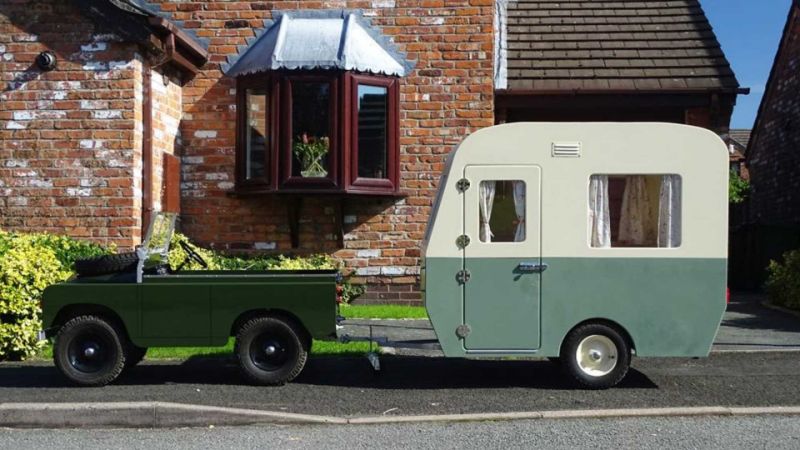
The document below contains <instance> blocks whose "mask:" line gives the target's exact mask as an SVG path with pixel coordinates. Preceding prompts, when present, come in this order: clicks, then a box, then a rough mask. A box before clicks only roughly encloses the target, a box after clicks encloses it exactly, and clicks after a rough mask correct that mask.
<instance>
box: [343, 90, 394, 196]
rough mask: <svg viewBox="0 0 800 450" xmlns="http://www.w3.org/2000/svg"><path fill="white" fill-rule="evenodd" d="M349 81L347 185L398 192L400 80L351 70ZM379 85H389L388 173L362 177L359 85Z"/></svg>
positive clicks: (387, 122) (372, 190)
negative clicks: (360, 170) (359, 170)
mask: <svg viewBox="0 0 800 450" xmlns="http://www.w3.org/2000/svg"><path fill="white" fill-rule="evenodd" d="M347 78H348V80H347V84H348V85H349V90H348V91H349V92H348V95H349V101H348V102H347V104H348V107H349V108H348V109H349V114H347V117H348V118H349V123H348V126H347V130H348V131H349V138H350V143H349V146H348V147H349V149H350V151H349V152H347V153H346V154H345V164H346V165H347V167H348V169H349V171H348V172H349V173H348V177H347V180H348V186H349V188H350V190H351V191H354V192H355V191H365V192H375V191H380V192H396V191H397V190H398V184H397V183H398V181H399V178H400V170H399V166H400V137H399V136H398V134H399V132H400V124H399V117H400V102H399V98H398V97H399V93H400V89H399V82H398V80H397V79H396V78H390V77H377V76H372V75H355V74H348V76H347ZM359 85H365V86H377V87H384V88H386V93H387V98H388V102H387V105H386V113H387V117H386V127H387V130H386V177H385V178H362V177H359V176H358V151H359V148H358V86H359Z"/></svg>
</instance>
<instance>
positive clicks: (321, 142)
mask: <svg viewBox="0 0 800 450" xmlns="http://www.w3.org/2000/svg"><path fill="white" fill-rule="evenodd" d="M330 94H331V93H330V84H328V83H327V82H317V81H293V82H292V176H295V177H305V178H324V177H327V176H328V173H329V171H330V136H329V135H328V134H329V132H330V119H331V118H330V101H331V98H330V97H331V95H330Z"/></svg>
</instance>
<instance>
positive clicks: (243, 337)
mask: <svg viewBox="0 0 800 450" xmlns="http://www.w3.org/2000/svg"><path fill="white" fill-rule="evenodd" d="M300 336H302V333H301V332H300V330H299V329H298V327H297V326H296V325H295V324H294V323H292V322H289V321H287V320H284V319H281V318H277V317H257V318H255V319H251V320H249V321H248V322H247V323H245V324H244V325H242V327H241V328H240V329H239V333H238V334H237V335H236V348H235V349H234V352H235V354H236V357H237V359H238V360H239V365H240V366H241V368H242V371H244V374H245V376H247V378H248V379H250V380H251V381H252V382H254V383H257V384H265V385H281V384H284V383H286V382H288V381H292V380H293V379H294V378H295V377H296V376H297V375H298V374H299V373H300V371H302V370H303V366H305V364H306V359H308V351H307V350H306V348H307V346H306V345H305V343H304V342H303V340H302V339H301V337H300Z"/></svg>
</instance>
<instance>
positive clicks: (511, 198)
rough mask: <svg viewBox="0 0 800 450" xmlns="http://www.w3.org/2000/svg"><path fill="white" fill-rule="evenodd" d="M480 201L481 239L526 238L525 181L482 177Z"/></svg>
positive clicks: (507, 239)
mask: <svg viewBox="0 0 800 450" xmlns="http://www.w3.org/2000/svg"><path fill="white" fill-rule="evenodd" d="M478 201H479V202H480V205H479V206H480V208H479V211H478V214H479V217H478V220H479V221H480V239H481V242H522V241H524V240H525V182H524V181H519V180H494V181H488V180H487V181H482V182H481V184H480V192H479V193H478Z"/></svg>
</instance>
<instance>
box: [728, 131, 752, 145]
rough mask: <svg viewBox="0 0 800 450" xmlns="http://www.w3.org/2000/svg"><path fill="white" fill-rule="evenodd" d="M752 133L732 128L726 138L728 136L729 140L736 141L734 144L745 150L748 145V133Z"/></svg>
mask: <svg viewBox="0 0 800 450" xmlns="http://www.w3.org/2000/svg"><path fill="white" fill-rule="evenodd" d="M752 131H753V130H748V129H744V128H732V129H731V130H730V131H729V132H728V136H730V138H731V140H733V141H736V143H737V144H739V145H741V146H742V147H743V148H747V144H748V143H750V133H751V132H752Z"/></svg>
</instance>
